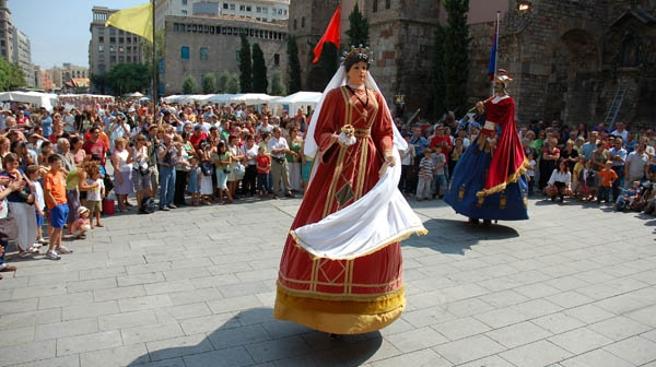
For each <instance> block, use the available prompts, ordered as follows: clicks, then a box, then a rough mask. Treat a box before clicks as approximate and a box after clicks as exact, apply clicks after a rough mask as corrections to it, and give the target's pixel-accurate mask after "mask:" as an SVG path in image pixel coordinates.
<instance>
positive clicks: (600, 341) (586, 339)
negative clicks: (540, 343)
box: [549, 327, 613, 354]
mask: <svg viewBox="0 0 656 367" xmlns="http://www.w3.org/2000/svg"><path fill="white" fill-rule="evenodd" d="M549 341H550V342H552V343H553V344H555V345H557V346H559V347H561V348H563V349H565V350H567V351H569V352H571V353H572V354H582V353H585V352H588V351H590V350H593V349H597V348H600V347H603V346H604V345H608V344H610V343H612V342H613V340H612V339H609V338H607V337H605V336H603V335H601V334H598V333H595V332H594V331H592V330H590V329H589V328H587V327H582V328H580V329H576V330H572V331H568V332H566V333H563V334H559V335H556V336H553V337H551V338H549Z"/></svg>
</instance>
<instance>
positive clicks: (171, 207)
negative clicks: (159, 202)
mask: <svg viewBox="0 0 656 367" xmlns="http://www.w3.org/2000/svg"><path fill="white" fill-rule="evenodd" d="M168 208H169V209H178V207H177V206H175V205H173V204H169V205H168Z"/></svg>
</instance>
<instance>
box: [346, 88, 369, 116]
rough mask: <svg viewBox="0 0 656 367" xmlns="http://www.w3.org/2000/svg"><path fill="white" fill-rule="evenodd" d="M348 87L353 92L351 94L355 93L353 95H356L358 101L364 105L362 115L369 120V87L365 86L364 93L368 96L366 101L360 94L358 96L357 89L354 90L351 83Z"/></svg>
mask: <svg viewBox="0 0 656 367" xmlns="http://www.w3.org/2000/svg"><path fill="white" fill-rule="evenodd" d="M346 88H347V89H348V90H349V91H350V92H351V94H353V95H354V96H355V98H357V99H358V101H360V103H361V104H362V105H363V106H364V110H363V111H362V117H364V119H365V121H366V120H367V117H369V112H368V111H367V107H369V93H367V87H366V86H365V87H364V94H365V96H366V97H365V100H364V102H363V101H362V99H361V98H360V96H358V95H357V94H356V93H355V90H353V88H351V86H350V85H347V86H346Z"/></svg>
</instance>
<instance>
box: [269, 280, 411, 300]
mask: <svg viewBox="0 0 656 367" xmlns="http://www.w3.org/2000/svg"><path fill="white" fill-rule="evenodd" d="M277 285H278V290H279V291H283V292H284V293H286V294H288V295H291V296H295V297H303V298H307V299H320V300H326V301H364V302H370V301H377V300H380V299H387V298H393V297H394V296H395V295H398V294H399V293H401V294H403V287H402V286H401V287H399V288H396V289H393V290H389V291H387V292H380V293H367V294H341V293H320V292H310V291H304V290H298V289H291V288H289V287H286V286H285V285H284V284H281V283H280V282H278V284H277Z"/></svg>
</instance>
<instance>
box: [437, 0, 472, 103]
mask: <svg viewBox="0 0 656 367" xmlns="http://www.w3.org/2000/svg"><path fill="white" fill-rule="evenodd" d="M444 8H445V9H446V11H447V14H448V22H447V28H446V30H445V35H444V69H445V81H446V107H447V108H448V109H449V110H451V111H455V112H460V113H462V112H464V111H465V109H466V108H467V107H466V103H467V79H468V77H469V42H470V41H471V38H470V37H469V26H468V25H467V13H468V12H469V0H445V1H444Z"/></svg>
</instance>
